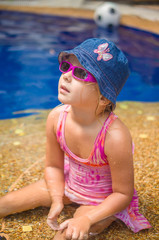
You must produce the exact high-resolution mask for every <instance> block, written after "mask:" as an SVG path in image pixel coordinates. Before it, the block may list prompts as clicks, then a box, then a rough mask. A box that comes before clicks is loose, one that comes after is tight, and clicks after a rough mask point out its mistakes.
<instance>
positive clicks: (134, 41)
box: [0, 11, 159, 119]
mask: <svg viewBox="0 0 159 240" xmlns="http://www.w3.org/2000/svg"><path fill="white" fill-rule="evenodd" d="M91 37H100V38H107V39H109V40H112V41H114V42H115V43H116V44H117V46H119V47H120V48H121V49H122V50H123V51H124V53H125V54H126V56H127V57H128V59H129V64H130V70H131V75H130V77H129V79H128V81H127V83H126V85H125V87H124V88H123V90H122V91H121V93H120V95H119V96H118V101H123V100H126V101H144V102H157V101H159V94H158V93H159V41H158V40H159V35H156V34H151V33H148V32H144V31H139V30H136V29H132V28H128V27H124V26H120V27H119V29H118V30H117V31H115V32H112V33H111V32H107V31H106V30H103V29H99V28H98V27H97V26H96V24H95V23H94V21H93V20H86V19H76V18H71V17H58V16H50V15H36V14H30V13H20V12H19V13H18V12H9V11H0V105H1V108H0V109H1V111H0V119H6V118H13V117H21V116H26V115H28V114H32V113H33V112H34V110H35V109H49V108H53V107H54V106H56V105H57V104H59V102H58V100H57V85H58V79H59V76H60V72H59V70H58V61H57V56H58V53H59V52H60V51H62V50H64V49H70V48H72V47H75V46H76V45H78V44H79V43H81V42H82V41H84V40H85V39H87V38H91ZM23 110H29V113H20V112H19V113H18V111H23Z"/></svg>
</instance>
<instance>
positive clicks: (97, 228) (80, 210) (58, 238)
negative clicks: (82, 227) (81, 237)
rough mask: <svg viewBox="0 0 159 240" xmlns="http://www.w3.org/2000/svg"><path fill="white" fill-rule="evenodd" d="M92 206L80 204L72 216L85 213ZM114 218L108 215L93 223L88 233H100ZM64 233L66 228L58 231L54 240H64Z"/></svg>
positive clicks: (75, 216)
mask: <svg viewBox="0 0 159 240" xmlns="http://www.w3.org/2000/svg"><path fill="white" fill-rule="evenodd" d="M93 208H94V206H80V207H79V208H78V209H77V210H76V212H75V214H74V216H73V217H74V218H77V217H80V216H82V215H84V214H85V213H87V212H89V211H90V210H91V209H93ZM115 220H116V218H115V217H113V216H112V217H109V218H107V219H104V220H102V221H100V222H98V223H96V224H94V225H93V226H92V227H91V228H90V231H89V235H90V236H93V235H97V234H99V233H101V232H102V231H103V230H104V229H105V228H107V227H108V226H109V225H110V224H111V223H112V222H114V221H115ZM65 234H66V229H65V230H64V231H58V232H57V234H56V235H55V237H54V240H66V238H65ZM88 239H89V238H88Z"/></svg>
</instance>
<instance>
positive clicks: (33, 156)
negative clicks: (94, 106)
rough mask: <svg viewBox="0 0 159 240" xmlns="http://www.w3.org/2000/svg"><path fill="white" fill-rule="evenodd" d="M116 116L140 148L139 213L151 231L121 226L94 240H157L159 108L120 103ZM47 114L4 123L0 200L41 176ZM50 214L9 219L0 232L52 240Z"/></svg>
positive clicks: (68, 210)
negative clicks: (47, 220) (2, 196)
mask: <svg viewBox="0 0 159 240" xmlns="http://www.w3.org/2000/svg"><path fill="white" fill-rule="evenodd" d="M115 113H116V114H117V115H118V116H119V117H120V118H121V119H122V120H123V121H124V122H125V124H126V125H127V126H128V127H129V129H130V131H131V134H132V137H133V141H134V143H135V146H136V147H135V155H134V167H135V187H136V189H137V191H138V195H139V200H140V212H141V213H142V214H144V216H145V217H147V219H148V220H149V221H150V223H151V225H152V226H153V228H152V229H149V230H143V231H141V232H139V233H136V234H134V233H133V232H131V231H130V230H129V229H128V228H127V227H126V226H125V225H124V224H123V223H121V222H120V221H119V222H117V223H113V224H112V226H110V227H109V228H108V229H107V230H105V231H104V232H103V233H102V234H100V235H99V236H97V237H94V238H92V239H96V240H105V239H109V240H125V239H126V240H127V239H140V240H145V239H146V240H147V239H150V240H153V239H156V240H157V239H159V236H157V227H158V215H157V211H158V209H157V203H158V199H157V187H158V185H159V181H158V175H157V171H158V166H157V160H158V142H159V132H158V129H159V116H158V113H159V103H136V102H120V103H118V104H117V108H116V111H115ZM47 115H48V111H42V112H40V113H39V114H38V115H33V116H29V117H25V118H17V119H9V120H2V121H0V162H1V166H0V177H1V179H0V182H1V189H0V195H4V194H5V192H7V191H10V190H14V189H17V188H19V187H22V186H24V185H26V184H27V183H31V182H33V181H36V180H37V179H40V178H41V177H42V176H43V158H44V155H45V140H46V139H45V123H46V118H47ZM30 197H31V196H30ZM74 210H75V207H74V206H67V207H65V209H64V211H63V212H62V214H61V217H60V218H59V221H60V222H61V221H63V220H64V219H66V218H67V217H71V216H72V213H73V211H74ZM47 214H48V209H47V208H38V209H34V210H31V211H27V212H24V213H19V214H15V215H11V216H9V217H6V218H5V219H1V220H0V229H1V228H2V230H0V232H2V231H3V233H4V234H5V236H6V237H9V239H10V240H15V239H17V240H27V239H32V240H37V239H38V240H42V239H45V240H50V239H53V236H54V234H55V233H54V231H52V230H51V229H50V228H49V227H48V226H47V224H46V218H47Z"/></svg>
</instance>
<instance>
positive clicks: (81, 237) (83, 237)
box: [78, 232, 88, 240]
mask: <svg viewBox="0 0 159 240" xmlns="http://www.w3.org/2000/svg"><path fill="white" fill-rule="evenodd" d="M86 239H88V234H87V233H83V232H80V235H79V238H78V240H86Z"/></svg>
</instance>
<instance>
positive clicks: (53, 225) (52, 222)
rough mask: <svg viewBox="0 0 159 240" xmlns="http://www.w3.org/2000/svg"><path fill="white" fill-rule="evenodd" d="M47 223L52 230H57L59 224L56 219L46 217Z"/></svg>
mask: <svg viewBox="0 0 159 240" xmlns="http://www.w3.org/2000/svg"><path fill="white" fill-rule="evenodd" d="M47 224H48V225H49V226H50V227H51V228H52V229H53V230H59V228H60V227H59V224H58V222H57V219H54V220H52V219H49V218H48V219H47Z"/></svg>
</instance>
